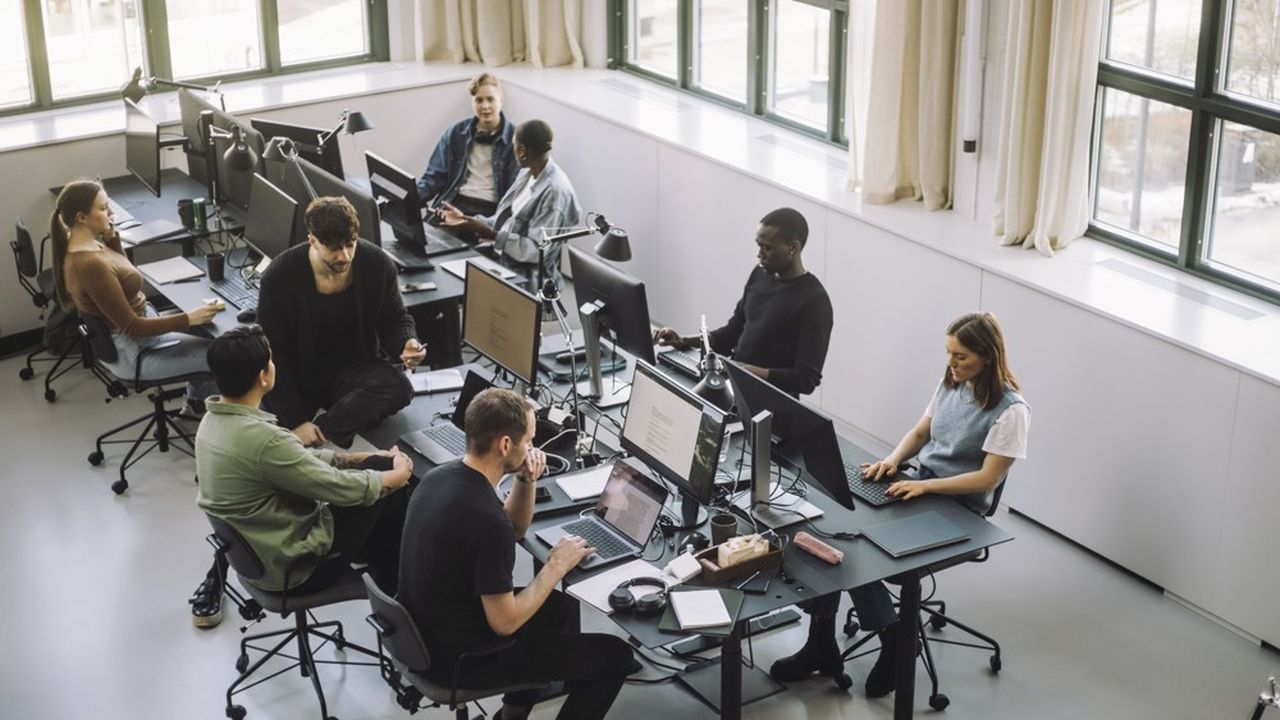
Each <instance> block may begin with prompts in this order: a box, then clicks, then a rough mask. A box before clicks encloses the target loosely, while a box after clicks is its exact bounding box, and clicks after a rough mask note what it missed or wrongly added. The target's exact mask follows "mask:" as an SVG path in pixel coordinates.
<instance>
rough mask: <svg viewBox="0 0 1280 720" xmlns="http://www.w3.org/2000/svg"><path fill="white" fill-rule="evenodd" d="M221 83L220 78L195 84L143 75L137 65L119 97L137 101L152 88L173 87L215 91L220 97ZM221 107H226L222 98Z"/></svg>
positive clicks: (224, 108) (121, 89)
mask: <svg viewBox="0 0 1280 720" xmlns="http://www.w3.org/2000/svg"><path fill="white" fill-rule="evenodd" d="M221 85H222V81H221V80H219V81H218V82H216V83H214V84H213V85H209V86H205V85H197V84H195V83H188V82H181V81H179V80H166V79H165V78H158V77H143V75H142V68H141V67H137V68H134V69H133V75H132V76H130V78H129V82H127V83H125V84H124V87H122V88H120V97H123V98H125V99H126V100H132V101H134V102H139V101H140V100H142V98H144V97H146V95H147V93H149V92H151V91H152V90H155V89H156V88H173V89H177V88H187V89H188V90H200V91H203V92H208V93H217V95H218V97H219V99H221V98H222V92H221V90H220V89H219V88H220V87H221ZM222 109H223V110H226V109H227V104H226V101H225V100H222Z"/></svg>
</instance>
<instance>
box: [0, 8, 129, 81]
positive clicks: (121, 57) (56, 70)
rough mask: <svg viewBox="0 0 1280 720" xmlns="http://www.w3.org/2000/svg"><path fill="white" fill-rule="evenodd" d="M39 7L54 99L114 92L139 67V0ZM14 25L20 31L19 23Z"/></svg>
mask: <svg viewBox="0 0 1280 720" xmlns="http://www.w3.org/2000/svg"><path fill="white" fill-rule="evenodd" d="M11 3H12V4H14V5H17V4H18V3H17V2H14V1H13V0H11ZM41 5H42V6H43V8H44V35H45V45H46V48H47V50H48V53H49V81H50V85H51V86H52V90H53V99H54V100H62V99H65V98H69V97H76V96H80V95H91V94H93V93H100V92H107V91H110V90H116V89H118V88H120V86H122V85H124V83H125V81H126V80H128V79H129V73H130V72H132V71H133V68H135V67H138V66H141V65H142V19H141V17H139V15H140V13H139V11H138V7H139V6H138V0H123V1H122V0H45V1H44V2H43V3H41ZM18 28H19V30H18V31H19V32H21V24H19V25H18ZM7 82H8V81H6V83H7Z"/></svg>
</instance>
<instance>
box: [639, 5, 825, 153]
mask: <svg viewBox="0 0 1280 720" xmlns="http://www.w3.org/2000/svg"><path fill="white" fill-rule="evenodd" d="M613 2H614V4H615V6H616V7H615V8H614V9H615V13H614V17H616V18H618V24H617V25H616V26H615V27H614V29H613V37H614V43H615V45H614V53H613V57H614V58H616V59H617V60H616V63H617V64H618V65H621V66H622V67H624V68H626V69H628V70H631V71H633V72H637V73H641V74H643V75H646V76H648V77H651V78H653V79H655V80H659V81H662V82H667V83H670V84H672V85H676V86H677V87H680V88H683V89H686V90H689V91H691V92H695V93H698V94H699V95H702V96H704V97H708V98H711V99H713V100H717V101H719V102H723V103H726V104H729V105H732V106H734V107H737V108H740V109H742V110H744V111H746V112H749V113H752V114H755V115H760V116H763V117H766V118H769V119H771V120H774V121H776V122H779V123H782V124H784V125H787V126H790V127H793V128H795V129H797V130H800V131H802V132H806V133H809V134H812V135H817V136H819V137H822V138H825V139H826V140H828V141H831V142H834V143H845V142H847V140H846V137H845V128H844V120H843V118H844V91H843V85H844V83H843V82H842V78H843V76H844V71H845V69H844V58H845V43H846V37H845V35H846V30H847V27H848V20H847V18H848V9H849V3H848V2H847V1H846V0H613ZM619 45H620V47H619Z"/></svg>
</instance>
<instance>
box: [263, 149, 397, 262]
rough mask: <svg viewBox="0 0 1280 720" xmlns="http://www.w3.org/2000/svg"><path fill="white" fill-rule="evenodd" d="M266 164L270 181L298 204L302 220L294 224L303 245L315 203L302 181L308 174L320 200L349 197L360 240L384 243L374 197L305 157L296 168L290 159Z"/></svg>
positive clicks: (265, 168)
mask: <svg viewBox="0 0 1280 720" xmlns="http://www.w3.org/2000/svg"><path fill="white" fill-rule="evenodd" d="M263 165H264V168H263V169H264V170H265V171H266V176H267V179H268V180H270V181H271V183H272V184H273V185H275V186H276V187H278V188H280V189H281V190H283V191H284V192H285V193H286V194H287V195H288V196H289V197H291V198H293V199H294V200H296V201H297V203H298V206H299V211H298V219H297V221H296V222H295V223H294V235H293V236H294V237H296V238H298V241H299V242H301V241H302V239H303V238H305V237H307V228H306V224H305V220H304V217H305V214H306V208H307V206H308V205H310V204H311V200H312V197H311V193H310V192H309V191H308V190H307V184H306V183H304V182H303V181H302V176H303V175H304V174H305V175H306V178H307V182H310V183H311V188H312V189H313V190H315V193H316V197H338V196H341V197H344V198H346V199H347V200H348V201H349V202H350V203H351V205H352V206H353V207H355V209H356V217H357V218H358V219H359V220H360V237H362V238H364V239H365V240H368V241H370V242H372V243H373V244H375V245H380V244H381V237H382V229H381V227H380V223H381V221H380V220H379V214H378V203H377V201H376V200H374V199H373V196H372V195H370V194H369V193H367V192H365V191H364V190H361V189H360V188H358V187H356V186H355V185H352V184H351V183H349V182H347V181H345V180H343V179H342V178H338V177H334V176H333V175H331V174H329V173H327V172H325V171H324V170H321V169H320V168H318V167H316V166H315V165H313V164H312V163H310V162H308V161H306V160H303V159H301V158H299V159H298V162H297V164H296V165H295V164H294V163H293V162H291V161H288V160H280V161H275V160H268V161H266V162H264V163H263Z"/></svg>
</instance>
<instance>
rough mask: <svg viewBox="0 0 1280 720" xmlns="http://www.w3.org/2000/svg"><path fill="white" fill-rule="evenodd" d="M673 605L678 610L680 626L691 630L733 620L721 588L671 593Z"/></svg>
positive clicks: (677, 616)
mask: <svg viewBox="0 0 1280 720" xmlns="http://www.w3.org/2000/svg"><path fill="white" fill-rule="evenodd" d="M671 607H672V609H674V610H675V612H676V619H677V620H679V621H680V627H681V628H682V629H684V630H691V629H695V628H702V627H713V626H716V625H727V624H729V623H731V622H733V618H731V617H729V610H728V608H726V607H725V606H724V599H723V598H721V597H720V591H719V590H694V591H688V592H679V593H671Z"/></svg>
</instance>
